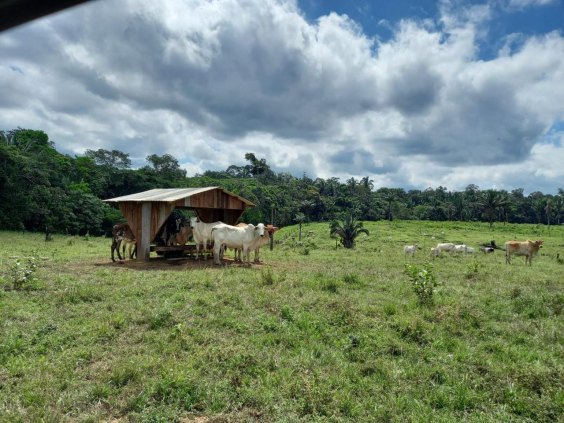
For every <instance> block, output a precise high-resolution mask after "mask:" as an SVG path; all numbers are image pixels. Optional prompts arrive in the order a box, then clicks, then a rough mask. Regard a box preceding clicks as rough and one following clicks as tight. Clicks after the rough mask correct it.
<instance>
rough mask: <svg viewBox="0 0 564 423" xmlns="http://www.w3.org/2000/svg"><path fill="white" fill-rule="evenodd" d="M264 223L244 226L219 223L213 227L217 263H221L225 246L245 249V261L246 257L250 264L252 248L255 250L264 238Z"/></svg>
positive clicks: (214, 253)
mask: <svg viewBox="0 0 564 423" xmlns="http://www.w3.org/2000/svg"><path fill="white" fill-rule="evenodd" d="M264 234H265V229H264V224H263V223H259V224H258V225H256V226H255V225H252V224H250V225H247V226H245V227H243V228H241V227H237V226H231V225H226V224H222V225H217V226H216V227H214V228H213V229H212V239H213V260H214V263H215V264H221V258H222V257H223V251H224V250H225V247H227V248H234V249H241V250H243V261H244V260H245V259H246V260H247V263H248V264H249V265H250V264H251V260H250V254H249V252H250V250H254V249H255V248H256V247H257V245H258V244H259V240H260V239H262V238H264V236H265V235H264Z"/></svg>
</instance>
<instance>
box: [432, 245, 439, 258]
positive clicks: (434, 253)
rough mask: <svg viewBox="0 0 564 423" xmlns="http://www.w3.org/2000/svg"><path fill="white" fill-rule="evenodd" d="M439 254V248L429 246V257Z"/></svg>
mask: <svg viewBox="0 0 564 423" xmlns="http://www.w3.org/2000/svg"><path fill="white" fill-rule="evenodd" d="M440 254H441V250H439V249H438V248H437V247H431V257H439V255H440Z"/></svg>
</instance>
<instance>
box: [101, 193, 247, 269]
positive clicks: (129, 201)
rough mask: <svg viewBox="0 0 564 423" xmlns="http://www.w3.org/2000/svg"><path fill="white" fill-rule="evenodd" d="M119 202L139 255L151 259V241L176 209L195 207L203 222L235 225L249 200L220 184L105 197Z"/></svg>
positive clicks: (108, 200) (113, 201) (144, 258)
mask: <svg viewBox="0 0 564 423" xmlns="http://www.w3.org/2000/svg"><path fill="white" fill-rule="evenodd" d="M104 201H107V202H112V203H118V206H119V209H120V210H121V212H122V214H123V215H124V217H125V218H126V219H127V223H128V224H129V226H130V227H131V230H132V231H133V233H134V234H135V239H136V240H137V258H138V259H143V260H148V259H149V255H150V251H151V242H152V241H153V239H154V238H155V236H156V235H157V233H158V232H159V230H160V229H161V227H162V225H163V224H164V223H165V222H166V220H167V218H168V217H169V216H170V214H171V213H172V211H173V210H174V209H175V208H184V209H192V210H194V211H195V213H196V215H197V216H198V217H199V218H200V220H202V221H203V222H208V223H210V222H216V221H218V220H220V221H222V222H225V223H227V224H230V225H235V224H236V223H237V221H238V220H239V218H240V217H241V215H242V214H243V212H244V211H245V209H246V208H248V207H254V206H255V205H254V204H253V203H251V202H250V201H249V200H246V199H244V198H243V197H240V196H238V195H235V194H233V193H231V192H228V191H226V190H224V189H222V188H219V187H205V188H166V189H152V190H149V191H144V192H140V193H137V194H131V195H125V196H123V197H116V198H110V199H107V200H104Z"/></svg>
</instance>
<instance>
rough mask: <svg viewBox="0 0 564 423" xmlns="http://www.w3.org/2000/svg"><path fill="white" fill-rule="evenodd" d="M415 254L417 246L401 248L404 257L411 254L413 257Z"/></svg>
mask: <svg viewBox="0 0 564 423" xmlns="http://www.w3.org/2000/svg"><path fill="white" fill-rule="evenodd" d="M416 252H417V244H415V245H406V246H405V247H403V255H404V256H407V255H408V254H411V257H414V256H415V253H416Z"/></svg>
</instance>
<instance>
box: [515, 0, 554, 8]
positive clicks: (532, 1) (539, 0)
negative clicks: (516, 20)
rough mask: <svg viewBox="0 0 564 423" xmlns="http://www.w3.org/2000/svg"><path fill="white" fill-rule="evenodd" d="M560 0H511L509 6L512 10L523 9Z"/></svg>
mask: <svg viewBox="0 0 564 423" xmlns="http://www.w3.org/2000/svg"><path fill="white" fill-rule="evenodd" d="M557 1H558V0H509V3H508V5H507V7H508V8H509V9H512V10H523V9H525V8H527V7H536V6H547V5H549V4H554V3H556V2H557Z"/></svg>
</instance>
